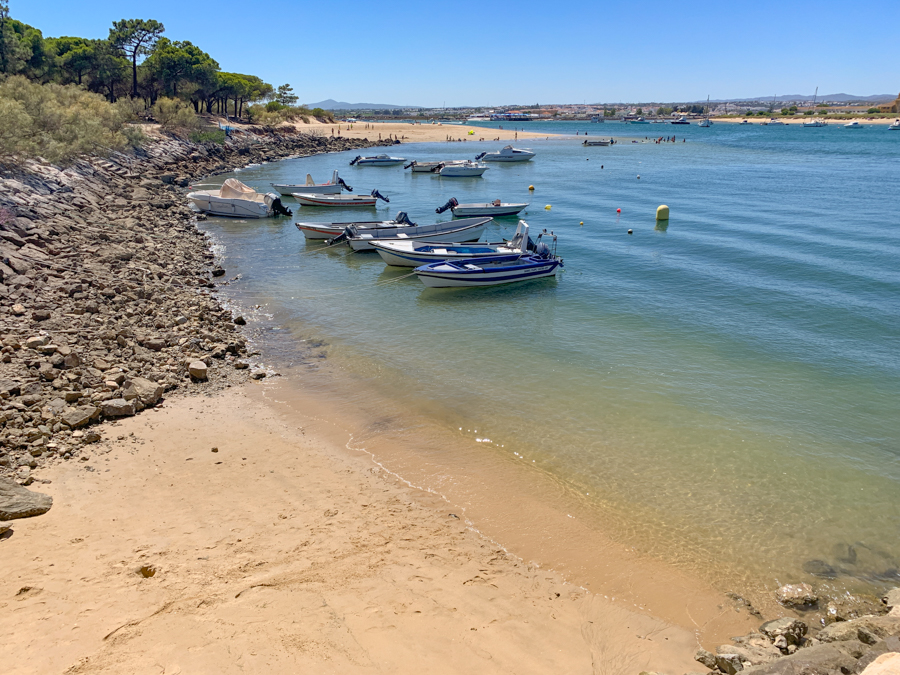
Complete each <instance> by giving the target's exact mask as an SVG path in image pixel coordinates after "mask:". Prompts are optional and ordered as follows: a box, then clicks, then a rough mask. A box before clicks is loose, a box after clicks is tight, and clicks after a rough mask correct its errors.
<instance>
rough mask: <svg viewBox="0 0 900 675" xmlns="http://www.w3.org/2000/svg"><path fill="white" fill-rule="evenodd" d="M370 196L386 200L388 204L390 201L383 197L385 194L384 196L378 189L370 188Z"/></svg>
mask: <svg viewBox="0 0 900 675" xmlns="http://www.w3.org/2000/svg"><path fill="white" fill-rule="evenodd" d="M372 196H373V197H375V199H383V200H384V201H386V202H387V203H388V204H390V202H391V200H390V199H388V198H387V197H385V196H384V195H383V194H381V193H380V192H379V191H378V190H372Z"/></svg>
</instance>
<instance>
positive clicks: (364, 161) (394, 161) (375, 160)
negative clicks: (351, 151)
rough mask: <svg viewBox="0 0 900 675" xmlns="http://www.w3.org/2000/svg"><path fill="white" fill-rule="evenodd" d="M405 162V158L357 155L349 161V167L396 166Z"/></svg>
mask: <svg viewBox="0 0 900 675" xmlns="http://www.w3.org/2000/svg"><path fill="white" fill-rule="evenodd" d="M405 161H406V158H405V157H391V156H390V155H375V156H374V157H361V156H360V155H357V156H356V157H354V158H353V159H352V160H351V161H350V166H353V165H354V164H358V165H359V166H397V165H398V164H403V162H405Z"/></svg>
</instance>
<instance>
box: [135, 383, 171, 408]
mask: <svg viewBox="0 0 900 675" xmlns="http://www.w3.org/2000/svg"><path fill="white" fill-rule="evenodd" d="M131 386H132V387H133V388H134V390H135V391H136V392H137V395H138V398H139V399H140V401H141V403H143V404H144V405H145V406H147V407H149V406H153V405H156V404H157V403H158V402H159V399H161V398H162V395H163V387H162V386H161V385H159V384H157V383H156V382H153V381H152V380H148V379H145V378H143V377H134V378H132V379H131Z"/></svg>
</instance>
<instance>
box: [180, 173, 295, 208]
mask: <svg viewBox="0 0 900 675" xmlns="http://www.w3.org/2000/svg"><path fill="white" fill-rule="evenodd" d="M187 198H188V199H189V200H190V202H191V204H193V205H194V206H195V207H196V208H197V209H198V210H200V211H202V212H203V213H209V214H211V215H214V216H227V217H229V218H266V217H269V216H289V215H291V212H290V210H289V209H286V208H285V207H284V206H283V205H282V203H281V198H280V197H279V196H278V195H277V194H275V193H274V192H257V191H256V190H254V189H253V188H252V187H249V186H247V185H244V184H243V183H242V182H241V181H239V180H238V179H236V178H229V179H228V180H226V181H225V182H224V183H223V184H222V187H221V188H219V189H218V190H197V191H195V192H189V193H188V195H187Z"/></svg>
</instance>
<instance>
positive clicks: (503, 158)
mask: <svg viewBox="0 0 900 675" xmlns="http://www.w3.org/2000/svg"><path fill="white" fill-rule="evenodd" d="M532 157H534V153H533V152H532V151H531V150H530V149H528V148H514V147H513V146H511V145H507V146H506V147H505V148H503V149H502V150H495V151H494V152H482V153H481V154H480V155H476V157H475V159H476V161H477V160H479V159H480V160H482V161H485V162H527V161H528V160H529V159H531V158H532Z"/></svg>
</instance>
